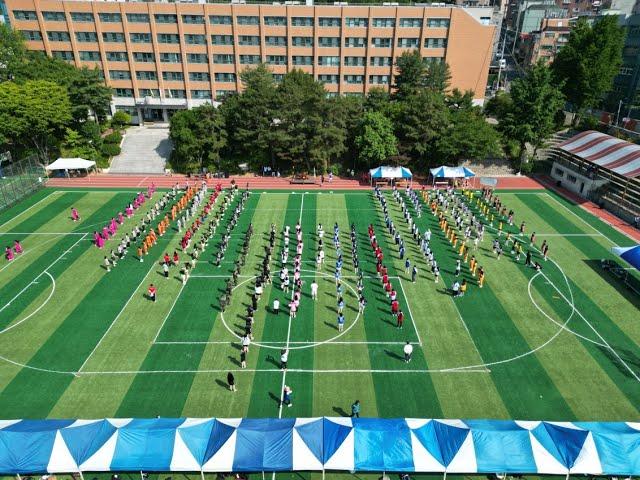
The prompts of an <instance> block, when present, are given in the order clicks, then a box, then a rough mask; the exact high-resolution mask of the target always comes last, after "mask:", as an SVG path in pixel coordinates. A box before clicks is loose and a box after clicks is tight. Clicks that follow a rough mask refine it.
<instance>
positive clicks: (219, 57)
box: [213, 54, 233, 65]
mask: <svg viewBox="0 0 640 480" xmlns="http://www.w3.org/2000/svg"><path fill="white" fill-rule="evenodd" d="M213 63H221V64H227V65H230V64H232V63H233V55H229V54H216V55H214V56H213Z"/></svg>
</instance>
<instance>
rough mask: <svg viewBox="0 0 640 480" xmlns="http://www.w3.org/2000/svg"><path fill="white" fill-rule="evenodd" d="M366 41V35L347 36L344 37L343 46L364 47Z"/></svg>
mask: <svg viewBox="0 0 640 480" xmlns="http://www.w3.org/2000/svg"><path fill="white" fill-rule="evenodd" d="M366 43H367V39H366V37H347V38H345V39H344V46H345V47H349V48H364V46H365V45H366Z"/></svg>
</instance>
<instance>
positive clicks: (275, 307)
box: [273, 298, 280, 315]
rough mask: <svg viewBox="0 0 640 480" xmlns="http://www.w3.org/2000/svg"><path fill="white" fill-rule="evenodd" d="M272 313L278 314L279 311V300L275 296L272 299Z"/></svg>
mask: <svg viewBox="0 0 640 480" xmlns="http://www.w3.org/2000/svg"><path fill="white" fill-rule="evenodd" d="M273 313H274V314H275V315H278V314H279V313H280V300H278V299H277V298H276V299H275V300H274V301H273Z"/></svg>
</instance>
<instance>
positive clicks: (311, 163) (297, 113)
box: [273, 69, 346, 172]
mask: <svg viewBox="0 0 640 480" xmlns="http://www.w3.org/2000/svg"><path fill="white" fill-rule="evenodd" d="M276 104H277V112H278V113H277V119H276V122H274V123H275V124H276V128H275V129H274V132H275V136H274V140H273V143H274V150H275V154H276V156H277V158H278V159H279V160H280V161H281V162H283V163H284V165H286V166H293V168H294V169H296V170H298V171H300V170H306V171H307V172H310V171H311V170H312V169H314V168H315V169H316V171H317V170H319V171H322V172H323V171H326V169H327V166H328V165H329V164H330V163H331V162H332V161H333V160H335V159H337V158H338V157H339V156H340V155H341V154H342V153H343V152H344V151H345V137H346V132H345V129H344V127H343V126H341V125H340V122H336V120H335V119H334V118H332V116H331V105H330V104H329V102H328V101H327V98H326V92H325V89H324V85H322V84H321V83H319V82H316V81H315V80H314V79H313V77H312V76H311V75H309V74H307V73H304V72H303V71H302V70H298V69H295V70H292V71H291V72H289V73H287V74H286V75H285V76H284V78H283V80H282V83H281V84H280V85H279V86H278V95H277V101H276Z"/></svg>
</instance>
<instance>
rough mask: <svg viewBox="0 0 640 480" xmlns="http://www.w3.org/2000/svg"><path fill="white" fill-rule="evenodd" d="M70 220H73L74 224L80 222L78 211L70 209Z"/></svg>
mask: <svg viewBox="0 0 640 480" xmlns="http://www.w3.org/2000/svg"><path fill="white" fill-rule="evenodd" d="M71 220H73V221H74V222H78V221H80V214H79V213H78V210H76V208H75V207H73V208H72V209H71Z"/></svg>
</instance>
